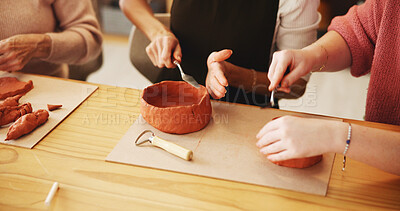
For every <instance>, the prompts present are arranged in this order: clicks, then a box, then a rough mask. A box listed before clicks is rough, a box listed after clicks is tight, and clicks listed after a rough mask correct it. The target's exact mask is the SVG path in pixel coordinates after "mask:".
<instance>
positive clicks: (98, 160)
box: [0, 85, 400, 210]
mask: <svg viewBox="0 0 400 211" xmlns="http://www.w3.org/2000/svg"><path fill="white" fill-rule="evenodd" d="M99 87H100V88H99V90H97V91H96V92H95V93H94V94H93V95H92V96H91V97H90V98H89V99H88V100H86V101H85V102H84V103H83V104H82V105H81V106H80V107H79V108H78V109H77V110H75V111H74V112H73V113H72V114H71V115H70V116H69V117H68V118H67V119H65V120H64V121H63V122H62V123H61V124H60V125H58V126H57V127H56V129H55V130H53V131H52V132H51V133H50V134H48V135H47V136H46V137H45V138H44V139H43V140H42V141H41V142H40V143H39V144H38V145H36V146H35V147H34V148H33V149H24V148H19V147H14V146H7V145H0V193H1V194H0V210H24V209H25V210H47V209H48V208H47V207H45V205H44V200H45V198H46V196H47V193H48V191H49V190H50V188H51V186H52V183H53V182H54V181H57V182H59V183H60V189H59V191H58V192H57V193H56V195H55V197H54V199H53V202H52V205H51V207H50V209H54V210H277V209H279V210H281V209H286V210H294V209H295V210H299V209H300V210H309V209H313V210H315V209H324V210H325V209H326V210H335V209H338V210H344V209H346V210H377V209H395V210H396V209H397V210H398V209H400V177H399V176H395V175H391V174H388V173H385V172H382V171H380V170H377V169H375V168H372V167H370V166H367V165H365V164H362V163H359V162H356V161H354V160H351V159H350V160H349V161H348V164H347V168H346V171H345V172H342V171H341V165H342V163H341V161H342V156H340V155H339V156H338V155H337V156H336V159H335V162H334V166H333V170H332V175H331V179H330V183H329V188H328V193H327V196H326V197H323V196H316V195H310V194H304V193H299V192H293V191H287V190H282V189H275V188H268V187H261V186H257V185H249V184H244V183H237V182H230V181H224V180H218V179H211V178H206V177H200V176H193V175H188V174H180V173H173V172H168V171H161V170H155V169H150V168H143V167H136V166H129V165H123V164H116V163H109V162H105V161H104V159H105V157H106V156H107V154H108V153H109V152H111V151H112V149H113V148H114V146H115V145H116V144H117V143H118V141H119V140H120V139H121V138H122V136H123V135H124V134H125V133H126V131H127V130H128V128H129V127H130V126H131V124H133V122H134V121H135V120H136V118H137V116H138V114H139V101H138V99H139V95H140V91H138V90H133V89H127V88H119V87H112V86H104V85H99ZM380 126H382V125H380ZM382 127H385V126H384V125H383V126H382ZM389 128H390V127H389ZM391 129H393V128H391ZM396 129H398V127H395V128H394V130H396ZM299 182H301V181H299Z"/></svg>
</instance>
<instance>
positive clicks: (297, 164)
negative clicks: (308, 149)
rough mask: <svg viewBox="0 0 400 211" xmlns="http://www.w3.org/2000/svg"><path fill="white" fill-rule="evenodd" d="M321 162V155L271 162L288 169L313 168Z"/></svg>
mask: <svg viewBox="0 0 400 211" xmlns="http://www.w3.org/2000/svg"><path fill="white" fill-rule="evenodd" d="M321 160H322V155H317V156H314V157H308V158H297V159H290V160H283V161H277V162H275V161H271V162H273V163H275V164H276V165H279V166H286V167H290V168H300V169H301V168H307V167H310V166H313V165H315V164H317V163H318V162H320V161H321Z"/></svg>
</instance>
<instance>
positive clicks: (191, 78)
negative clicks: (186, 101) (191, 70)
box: [174, 60, 200, 88]
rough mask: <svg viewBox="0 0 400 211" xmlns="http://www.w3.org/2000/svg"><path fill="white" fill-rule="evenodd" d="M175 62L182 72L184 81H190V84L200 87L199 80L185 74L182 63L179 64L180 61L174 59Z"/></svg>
mask: <svg viewBox="0 0 400 211" xmlns="http://www.w3.org/2000/svg"><path fill="white" fill-rule="evenodd" d="M174 64H176V66H178V69H179V71H180V72H181V77H182V79H183V80H184V81H186V82H188V83H189V84H190V85H192V86H194V87H196V88H200V85H199V84H198V83H197V81H196V80H195V79H194V78H193V77H192V76H191V75H188V74H185V73H184V72H183V70H182V67H181V64H179V62H178V61H176V60H175V61H174Z"/></svg>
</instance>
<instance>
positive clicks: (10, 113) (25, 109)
mask: <svg viewBox="0 0 400 211" xmlns="http://www.w3.org/2000/svg"><path fill="white" fill-rule="evenodd" d="M31 112H32V106H31V104H30V103H25V104H22V105H20V106H4V107H0V126H3V125H7V124H9V123H11V122H14V121H15V120H17V119H18V118H20V117H21V116H23V115H25V114H28V113H31Z"/></svg>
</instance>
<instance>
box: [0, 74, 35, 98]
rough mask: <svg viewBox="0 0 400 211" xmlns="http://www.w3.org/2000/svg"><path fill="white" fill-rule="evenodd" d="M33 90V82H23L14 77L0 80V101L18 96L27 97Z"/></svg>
mask: <svg viewBox="0 0 400 211" xmlns="http://www.w3.org/2000/svg"><path fill="white" fill-rule="evenodd" d="M31 89H33V83H32V81H31V80H30V81H28V82H23V81H19V80H18V79H17V78H14V77H2V78H0V100H4V99H6V98H7V97H13V96H15V95H18V94H21V95H25V94H26V93H27V92H29V91H30V90H31Z"/></svg>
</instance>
